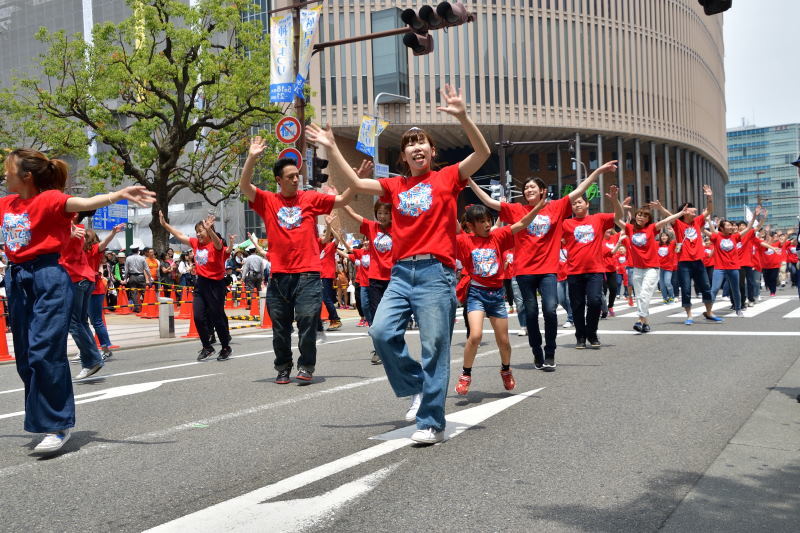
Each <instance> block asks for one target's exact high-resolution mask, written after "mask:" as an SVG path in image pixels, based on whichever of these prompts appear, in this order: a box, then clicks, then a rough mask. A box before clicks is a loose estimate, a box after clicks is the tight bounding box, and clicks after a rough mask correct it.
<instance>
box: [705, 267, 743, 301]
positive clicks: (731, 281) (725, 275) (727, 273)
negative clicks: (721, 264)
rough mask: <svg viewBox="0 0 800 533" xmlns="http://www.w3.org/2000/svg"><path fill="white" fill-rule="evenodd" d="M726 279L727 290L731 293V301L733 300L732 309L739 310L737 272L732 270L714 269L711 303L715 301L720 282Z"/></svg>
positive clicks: (740, 299)
mask: <svg viewBox="0 0 800 533" xmlns="http://www.w3.org/2000/svg"><path fill="white" fill-rule="evenodd" d="M725 279H727V280H728V290H729V291H730V292H731V299H732V300H733V308H734V309H735V310H737V311H738V310H740V309H741V308H742V298H741V295H740V294H739V270H738V269H733V270H728V269H724V270H723V269H720V268H715V269H714V280H713V281H712V282H711V301H712V302H715V301H716V300H717V293H718V292H719V289H720V287H722V282H723V281H724V280H725Z"/></svg>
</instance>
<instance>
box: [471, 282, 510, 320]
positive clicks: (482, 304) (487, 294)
mask: <svg viewBox="0 0 800 533" xmlns="http://www.w3.org/2000/svg"><path fill="white" fill-rule="evenodd" d="M472 311H482V312H483V314H485V315H486V316H487V317H488V318H508V309H506V291H505V289H504V288H503V287H500V288H499V289H488V288H487V289H482V288H480V287H474V286H472V287H470V288H469V293H468V295H467V313H471V312H472Z"/></svg>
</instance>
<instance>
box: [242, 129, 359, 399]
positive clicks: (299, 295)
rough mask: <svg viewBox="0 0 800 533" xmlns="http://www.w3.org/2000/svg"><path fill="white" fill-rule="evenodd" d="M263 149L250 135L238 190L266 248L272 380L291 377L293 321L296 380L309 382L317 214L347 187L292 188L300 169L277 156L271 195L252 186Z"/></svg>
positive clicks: (316, 303) (318, 300) (317, 290)
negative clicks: (260, 226)
mask: <svg viewBox="0 0 800 533" xmlns="http://www.w3.org/2000/svg"><path fill="white" fill-rule="evenodd" d="M265 148H266V141H265V140H263V139H262V138H261V137H255V138H254V139H253V140H252V142H251V144H250V150H249V151H248V154H247V161H245V164H244V168H243V169H242V177H241V180H240V181H239V189H240V190H241V192H242V194H243V195H244V196H246V197H247V199H248V200H249V202H250V207H251V208H252V209H253V210H254V211H255V212H257V213H258V214H259V216H261V218H262V219H263V220H264V225H265V226H266V231H267V239H268V240H269V247H270V249H271V250H277V251H278V252H279V253H274V254H272V255H271V257H270V259H271V261H272V265H271V276H270V280H269V285H268V288H267V306H268V309H269V316H270V319H271V320H272V331H273V335H274V336H273V338H272V347H273V349H274V351H275V370H277V371H278V377H277V378H276V379H275V383H278V384H286V383H289V381H290V380H291V378H290V372H291V370H292V366H293V365H294V363H293V360H292V347H291V334H292V322H293V321H295V320H296V321H297V329H298V336H299V341H298V348H299V350H300V357H299V358H298V360H297V365H298V373H297V379H298V380H300V381H305V382H310V381H312V379H313V373H314V370H315V367H316V362H317V345H316V330H317V321H318V320H319V312H320V308H321V306H322V285H321V283H320V275H319V274H320V269H321V268H322V267H321V263H320V257H319V254H320V250H319V245H318V243H317V216H319V215H325V214H328V213H330V212H331V210H333V209H334V208H336V207H341V206H343V205H345V204H347V202H349V201H350V198H351V197H352V192H351V191H350V190H349V189H348V190H346V191H345V192H344V193H342V194H340V195H335V196H334V195H330V194H322V193H319V192H317V191H300V190H298V185H299V181H300V180H299V178H300V171H299V169H298V168H297V166H296V162H295V161H294V160H293V159H286V158H284V159H279V160H278V161H277V162H276V163H275V165H274V166H273V172H274V175H275V181H276V182H277V184H278V187H279V189H278V190H279V191H280V192H277V193H273V192H268V191H263V190H261V189H258V188H256V187H255V186H254V185H253V183H252V181H251V179H252V177H253V170H254V168H255V165H256V162H257V161H258V158H259V157H260V156H261V154H262V153H263V152H264V149H265Z"/></svg>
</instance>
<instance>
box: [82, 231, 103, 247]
mask: <svg viewBox="0 0 800 533" xmlns="http://www.w3.org/2000/svg"><path fill="white" fill-rule="evenodd" d="M84 232H85V233H84V241H85V242H84V243H83V249H84V251H86V252H88V251H89V250H91V248H92V245H93V244H98V243H99V242H100V238H99V237H98V236H97V233H95V232H94V230H93V229H89V228H86V229H85V230H84Z"/></svg>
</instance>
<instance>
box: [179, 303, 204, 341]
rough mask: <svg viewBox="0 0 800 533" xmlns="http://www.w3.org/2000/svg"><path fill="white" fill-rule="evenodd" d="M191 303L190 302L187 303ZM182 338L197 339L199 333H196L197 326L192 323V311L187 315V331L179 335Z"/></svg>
mask: <svg viewBox="0 0 800 533" xmlns="http://www.w3.org/2000/svg"><path fill="white" fill-rule="evenodd" d="M189 305H191V303H190V304H189ZM181 338H184V339H199V338H200V335H199V334H198V333H197V326H196V325H195V324H194V313H192V314H191V315H190V316H189V333H187V334H186V335H181Z"/></svg>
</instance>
